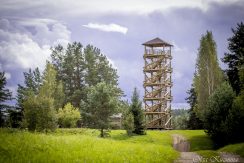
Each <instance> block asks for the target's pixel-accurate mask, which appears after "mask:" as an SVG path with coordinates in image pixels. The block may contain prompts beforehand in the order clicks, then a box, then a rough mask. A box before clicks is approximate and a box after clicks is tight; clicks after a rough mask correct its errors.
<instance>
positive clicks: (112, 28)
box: [83, 23, 128, 34]
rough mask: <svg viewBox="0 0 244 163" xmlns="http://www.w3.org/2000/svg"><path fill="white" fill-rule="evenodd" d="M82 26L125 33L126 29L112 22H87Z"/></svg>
mask: <svg viewBox="0 0 244 163" xmlns="http://www.w3.org/2000/svg"><path fill="white" fill-rule="evenodd" d="M83 27H87V28H91V29H97V30H100V31H105V32H119V33H123V34H126V33H127V31H128V28H126V27H123V26H120V25H118V24H114V23H110V24H99V23H88V24H87V25H83Z"/></svg>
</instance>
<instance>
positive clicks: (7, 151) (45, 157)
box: [0, 129, 244, 163]
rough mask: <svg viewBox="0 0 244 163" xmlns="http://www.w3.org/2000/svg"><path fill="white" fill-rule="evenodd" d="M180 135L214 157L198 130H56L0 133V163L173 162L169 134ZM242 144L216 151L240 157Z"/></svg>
mask: <svg viewBox="0 0 244 163" xmlns="http://www.w3.org/2000/svg"><path fill="white" fill-rule="evenodd" d="M175 133H177V134H182V135H183V136H185V137H186V138H187V139H188V140H189V141H190V143H191V151H196V152H198V153H199V154H201V155H203V156H206V157H207V156H208V157H210V156H213V155H217V154H218V153H217V151H214V150H213V149H212V141H211V140H210V139H209V137H208V136H207V135H206V134H205V133H204V131H202V130H194V131H193V130H173V131H147V135H142V136H132V137H128V136H127V135H126V133H125V131H124V130H113V131H111V136H110V137H107V138H100V137H99V132H98V131H97V130H92V129H58V130H56V132H54V133H48V134H44V133H30V132H27V131H20V130H13V129H0V140H1V143H0V162H4V163H7V162H116V163H117V162H167V163H170V162H173V160H175V159H177V158H178V157H179V152H177V151H175V150H174V149H173V148H172V137H171V135H172V134H175ZM243 147H244V143H242V144H238V145H232V146H231V145H230V146H226V147H225V148H222V149H220V151H228V152H234V153H238V154H240V155H241V154H243V151H242V150H241V149H243Z"/></svg>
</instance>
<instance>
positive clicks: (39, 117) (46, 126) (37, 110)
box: [22, 92, 57, 131]
mask: <svg viewBox="0 0 244 163" xmlns="http://www.w3.org/2000/svg"><path fill="white" fill-rule="evenodd" d="M23 106H24V121H23V123H22V127H24V128H26V127H27V128H28V130H30V131H35V130H37V131H47V130H51V131H54V130H55V129H56V127H57V120H56V112H55V109H54V107H53V99H52V98H48V97H39V96H35V95H34V93H33V92H30V94H29V98H28V99H27V100H26V101H25V102H24V103H23Z"/></svg>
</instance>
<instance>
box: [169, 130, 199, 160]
mask: <svg viewBox="0 0 244 163" xmlns="http://www.w3.org/2000/svg"><path fill="white" fill-rule="evenodd" d="M173 147H174V149H175V150H177V151H179V152H180V158H178V159H177V160H175V161H174V163H198V162H200V161H201V156H199V155H198V154H197V153H195V152H189V151H190V143H189V142H188V141H187V140H186V138H184V137H183V136H182V135H178V134H174V135H173Z"/></svg>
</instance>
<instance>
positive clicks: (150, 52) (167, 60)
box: [142, 38, 172, 129]
mask: <svg viewBox="0 0 244 163" xmlns="http://www.w3.org/2000/svg"><path fill="white" fill-rule="evenodd" d="M142 45H144V46H145V52H144V56H143V57H144V61H145V66H144V70H143V71H144V75H145V79H144V84H143V87H144V89H145V95H144V99H143V100H144V104H145V117H146V125H147V129H171V101H172V96H171V87H172V80H171V74H172V68H171V59H172V56H171V47H172V45H171V44H169V43H167V42H165V41H163V40H161V39H159V38H155V39H153V40H150V41H148V42H145V43H144V44H142Z"/></svg>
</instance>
